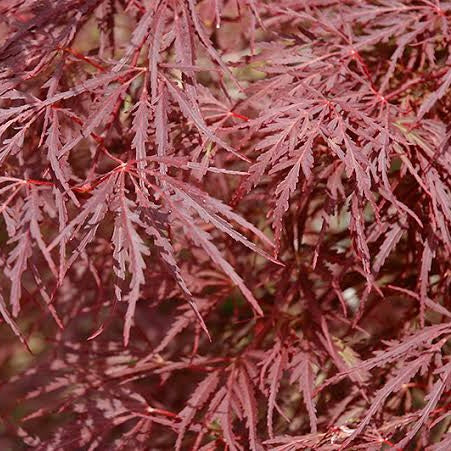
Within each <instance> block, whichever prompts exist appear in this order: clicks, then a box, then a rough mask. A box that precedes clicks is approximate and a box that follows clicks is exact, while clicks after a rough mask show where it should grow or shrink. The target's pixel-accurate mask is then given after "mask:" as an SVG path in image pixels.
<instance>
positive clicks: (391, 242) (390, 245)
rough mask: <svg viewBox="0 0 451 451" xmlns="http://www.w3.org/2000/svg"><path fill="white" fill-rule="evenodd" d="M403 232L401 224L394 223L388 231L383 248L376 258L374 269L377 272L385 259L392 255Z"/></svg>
mask: <svg viewBox="0 0 451 451" xmlns="http://www.w3.org/2000/svg"><path fill="white" fill-rule="evenodd" d="M402 234H403V230H402V227H401V226H400V225H399V224H393V226H392V227H391V228H390V230H389V231H388V232H387V234H386V236H385V239H384V242H383V243H382V245H381V248H380V250H379V252H378V253H377V255H376V257H375V259H374V263H373V270H374V271H375V272H376V273H377V272H379V271H380V269H381V267H382V266H383V265H384V262H385V260H386V259H387V257H388V256H389V255H390V252H392V251H393V249H394V248H395V247H396V245H397V244H398V242H399V240H400V239H401V237H402Z"/></svg>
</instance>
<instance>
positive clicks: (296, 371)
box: [290, 353, 318, 434]
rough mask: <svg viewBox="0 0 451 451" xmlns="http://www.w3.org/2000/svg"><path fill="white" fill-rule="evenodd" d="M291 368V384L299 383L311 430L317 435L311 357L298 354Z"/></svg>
mask: <svg viewBox="0 0 451 451" xmlns="http://www.w3.org/2000/svg"><path fill="white" fill-rule="evenodd" d="M290 366H291V367H293V369H292V371H291V376H290V382H291V383H294V382H295V381H299V389H300V390H301V391H302V395H303V398H304V404H305V406H306V408H307V411H308V414H309V419H310V430H311V433H312V434H316V432H317V429H318V426H317V424H318V419H317V415H316V406H315V401H314V397H313V370H312V365H311V363H310V360H309V356H308V355H307V354H304V353H301V354H298V355H297V356H295V358H294V359H293V361H292V362H291V363H290Z"/></svg>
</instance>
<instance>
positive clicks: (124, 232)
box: [112, 171, 150, 346]
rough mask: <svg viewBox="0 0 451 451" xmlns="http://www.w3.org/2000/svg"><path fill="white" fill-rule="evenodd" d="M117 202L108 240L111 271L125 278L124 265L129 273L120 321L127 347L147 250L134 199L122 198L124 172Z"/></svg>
mask: <svg viewBox="0 0 451 451" xmlns="http://www.w3.org/2000/svg"><path fill="white" fill-rule="evenodd" d="M117 203H118V205H117V206H116V209H115V212H116V218H115V225H114V231H113V237H112V242H113V245H114V253H113V257H114V259H115V260H116V262H117V266H116V267H115V274H116V276H117V277H118V278H119V279H122V280H124V279H125V271H126V265H127V267H128V271H129V272H130V274H131V280H130V291H129V293H128V294H127V303H128V306H127V313H126V315H125V323H124V345H125V346H127V345H128V342H129V339H130V329H131V326H132V320H133V316H134V314H135V308H136V302H137V301H138V299H139V295H140V286H141V285H142V284H143V283H144V282H145V277H144V270H145V268H146V263H145V261H144V256H146V255H149V253H150V251H149V248H148V247H147V246H145V244H144V241H143V239H142V238H141V236H140V235H139V234H138V232H137V231H136V226H137V225H143V224H142V223H141V222H140V220H139V217H138V214H137V212H136V211H133V208H136V206H135V204H134V202H132V201H131V200H130V199H128V198H127V197H126V192H125V173H124V172H123V171H122V172H121V173H120V175H119V192H118V202H117ZM115 292H116V295H117V296H118V298H119V300H121V294H120V287H119V285H116V287H115Z"/></svg>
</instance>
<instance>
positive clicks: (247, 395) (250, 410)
mask: <svg viewBox="0 0 451 451" xmlns="http://www.w3.org/2000/svg"><path fill="white" fill-rule="evenodd" d="M237 395H238V397H239V398H240V400H241V404H242V407H243V411H244V415H245V416H246V424H247V428H248V429H249V445H250V449H251V450H257V449H258V448H257V422H258V416H257V403H256V400H255V395H254V389H253V387H252V383H251V381H250V380H249V376H248V375H247V374H246V372H245V371H244V370H242V371H240V374H239V376H238V383H237Z"/></svg>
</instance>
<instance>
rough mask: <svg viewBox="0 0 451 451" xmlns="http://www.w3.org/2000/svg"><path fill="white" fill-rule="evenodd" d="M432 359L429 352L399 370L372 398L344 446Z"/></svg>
mask: <svg viewBox="0 0 451 451" xmlns="http://www.w3.org/2000/svg"><path fill="white" fill-rule="evenodd" d="M430 359H431V356H430V355H427V354H426V355H423V356H421V357H419V358H418V359H416V360H414V361H413V362H411V363H410V364H408V365H407V366H406V367H404V368H402V369H401V370H400V371H399V372H398V374H397V375H396V376H395V377H393V379H392V380H389V381H388V382H387V383H386V385H385V386H384V387H383V388H381V389H380V390H379V391H378V392H377V393H376V396H375V398H374V400H372V404H371V406H370V408H369V409H368V411H367V414H366V415H365V418H364V419H363V420H362V421H361V422H360V423H359V426H358V427H357V428H356V429H355V430H354V431H353V432H352V434H351V435H350V437H349V438H348V439H346V441H345V442H344V443H343V446H348V445H349V443H351V441H352V440H354V439H355V438H356V437H357V436H358V435H359V434H360V433H361V432H362V431H363V430H364V429H365V427H366V426H367V425H368V423H369V422H370V421H371V418H372V417H373V415H374V414H375V413H376V412H377V411H378V410H379V409H380V408H381V407H382V404H383V403H384V402H385V400H386V399H387V398H388V396H390V395H391V394H392V393H393V392H395V391H397V390H399V389H400V388H401V387H402V385H403V384H406V383H407V382H409V381H410V380H411V379H412V378H413V377H414V376H415V374H416V373H417V372H418V371H419V370H420V369H421V368H422V367H424V366H425V365H427V364H428V363H429V360H430Z"/></svg>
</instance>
